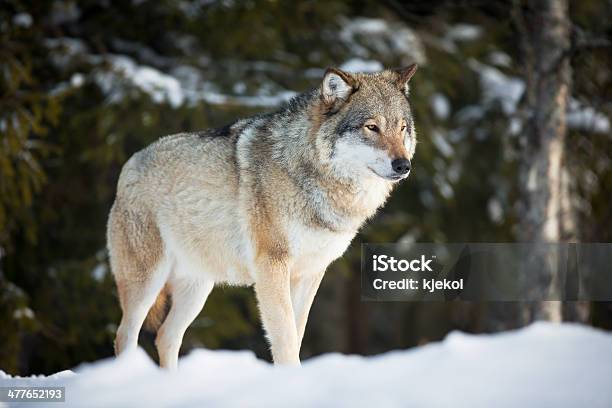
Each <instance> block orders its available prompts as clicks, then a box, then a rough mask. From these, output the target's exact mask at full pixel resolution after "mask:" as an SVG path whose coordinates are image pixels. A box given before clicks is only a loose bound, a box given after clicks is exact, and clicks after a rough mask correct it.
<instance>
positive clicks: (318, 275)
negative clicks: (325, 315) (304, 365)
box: [291, 270, 325, 347]
mask: <svg viewBox="0 0 612 408" xmlns="http://www.w3.org/2000/svg"><path fill="white" fill-rule="evenodd" d="M323 275H325V270H323V271H321V272H314V273H308V274H306V275H298V276H296V277H294V278H293V279H291V302H292V304H293V311H294V313H295V324H296V327H297V332H298V346H299V347H301V345H302V339H303V338H304V331H305V330H306V322H307V321H308V313H309V312H310V307H311V306H312V302H313V300H314V297H315V295H316V294H317V290H318V289H319V285H320V284H321V280H322V279H323Z"/></svg>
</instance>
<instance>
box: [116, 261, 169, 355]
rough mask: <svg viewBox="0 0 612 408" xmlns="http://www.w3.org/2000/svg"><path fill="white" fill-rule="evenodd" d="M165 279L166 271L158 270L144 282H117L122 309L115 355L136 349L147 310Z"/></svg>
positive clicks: (164, 266)
mask: <svg viewBox="0 0 612 408" xmlns="http://www.w3.org/2000/svg"><path fill="white" fill-rule="evenodd" d="M160 268H167V267H166V265H160ZM167 277H168V272H167V271H165V270H159V271H157V272H156V273H155V274H154V275H153V276H151V278H150V279H147V280H145V281H129V280H118V281H117V286H118V290H119V296H120V298H121V304H122V309H123V315H122V317H121V323H120V324H119V328H118V329H117V337H116V338H115V353H116V354H117V355H119V354H121V353H122V352H124V351H125V350H132V349H135V348H137V347H138V333H140V329H141V328H142V324H143V323H144V321H145V318H146V317H147V313H148V312H149V309H151V306H153V303H154V302H155V299H156V298H157V296H158V295H159V293H160V291H161V290H162V288H163V286H164V284H165V283H166V279H167Z"/></svg>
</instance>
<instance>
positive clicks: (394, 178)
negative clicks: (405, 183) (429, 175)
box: [368, 167, 410, 181]
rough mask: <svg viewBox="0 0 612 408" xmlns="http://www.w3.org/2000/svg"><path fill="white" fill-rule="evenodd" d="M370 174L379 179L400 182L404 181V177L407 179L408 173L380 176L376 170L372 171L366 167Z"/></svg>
mask: <svg viewBox="0 0 612 408" xmlns="http://www.w3.org/2000/svg"><path fill="white" fill-rule="evenodd" d="M368 168H369V169H370V170H371V171H372V173H374V174H376V175H377V176H378V177H380V178H384V179H385V180H389V181H400V180H402V179H405V178H406V177H408V174H410V172H408V173H406V174H390V175H388V176H383V175H381V174H379V173H378V172H377V171H376V170H374V169H373V168H371V167H368Z"/></svg>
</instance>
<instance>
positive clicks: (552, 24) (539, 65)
mask: <svg viewBox="0 0 612 408" xmlns="http://www.w3.org/2000/svg"><path fill="white" fill-rule="evenodd" d="M515 11H516V13H517V14H516V17H517V23H518V24H517V25H518V28H519V31H520V37H521V38H520V40H521V45H522V48H523V51H524V56H525V58H524V59H525V66H524V68H525V78H526V94H525V111H526V119H527V120H526V127H525V134H524V140H522V141H521V142H522V149H523V151H522V154H521V158H522V162H521V163H520V183H521V202H520V211H521V214H520V218H521V222H520V231H519V234H518V237H519V239H520V241H522V242H534V243H556V242H563V241H575V240H576V239H577V233H576V223H575V219H574V213H573V210H572V203H573V200H572V197H571V190H572V189H571V185H570V177H569V173H568V170H567V163H566V161H565V140H566V134H567V124H566V111H567V105H568V99H569V95H570V89H571V88H570V81H571V66H570V61H569V49H570V28H571V23H570V20H569V17H568V3H567V0H533V1H528V2H526V3H522V4H520V5H518V8H517V9H516V10H515ZM534 251H536V252H544V251H547V249H546V248H545V247H544V246H536V247H534ZM547 252H548V253H550V251H547ZM532 255H533V256H530V257H529V259H528V260H527V262H529V265H528V270H529V271H530V276H528V277H526V279H528V282H527V283H528V286H529V287H530V288H532V289H533V292H532V295H534V296H536V297H538V298H541V297H542V296H547V295H550V294H551V293H552V291H554V288H555V287H556V286H557V285H558V284H559V282H557V281H556V279H557V278H558V276H559V275H558V274H557V273H554V268H555V267H553V268H551V267H550V265H548V266H547V265H545V263H544V260H543V256H540V255H542V254H537V253H534V254H532ZM559 261H561V262H562V261H563V260H562V259H559ZM524 315H525V316H526V319H528V321H533V320H549V321H557V322H558V321H561V320H562V318H563V308H562V304H561V302H559V301H546V302H533V303H531V304H530V306H529V307H528V310H527V313H525V314H524Z"/></svg>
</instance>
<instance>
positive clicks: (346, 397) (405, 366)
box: [0, 323, 612, 407]
mask: <svg viewBox="0 0 612 408" xmlns="http://www.w3.org/2000/svg"><path fill="white" fill-rule="evenodd" d="M611 363H612V335H611V334H609V333H604V332H601V331H598V330H595V329H592V328H588V327H585V326H579V325H571V324H564V325H555V324H551V323H537V324H533V325H531V326H529V327H527V328H524V329H521V330H517V331H513V332H506V333H503V334H496V335H468V334H464V333H459V332H453V333H451V334H450V335H448V336H447V338H446V339H445V340H444V341H442V342H439V343H431V344H429V345H426V346H422V347H418V348H415V349H411V350H401V351H400V350H398V351H393V352H389V353H386V354H382V355H378V356H374V357H360V356H346V355H340V354H326V355H323V356H320V357H316V358H312V359H309V360H306V361H305V362H304V363H303V366H302V368H296V367H273V366H271V365H270V364H269V363H266V362H264V361H262V360H258V359H256V358H255V356H254V355H253V354H252V353H251V352H247V351H239V352H235V351H208V350H196V351H193V352H192V353H190V354H189V355H187V356H186V357H183V358H182V359H181V360H180V365H179V371H178V372H176V373H168V372H165V371H163V370H160V369H158V368H157V367H156V365H155V364H154V363H153V361H151V360H150V359H149V357H148V356H147V355H146V354H145V353H144V352H143V351H142V350H136V351H134V352H132V353H128V354H125V355H123V356H121V357H119V358H117V359H107V360H103V361H99V362H96V363H93V364H84V365H82V366H80V367H78V368H77V369H76V370H75V372H74V373H73V372H70V371H63V372H60V373H57V374H55V375H53V376H50V377H46V378H43V377H36V378H26V379H21V378H13V377H10V376H8V375H7V374H4V373H2V372H0V386H3V387H6V386H11V385H20V386H26V385H29V386H34V385H36V386H65V387H66V396H67V397H66V403H65V405H64V404H62V406H68V407H80V406H88V407H108V406H134V405H138V406H153V407H165V406H178V407H193V406H245V405H246V406H266V407H287V406H330V405H333V406H356V407H368V406H392V407H399V406H427V407H447V406H466V407H491V406H495V407H516V406H554V407H576V406H588V407H609V406H612V387H610V378H612V364H611Z"/></svg>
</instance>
